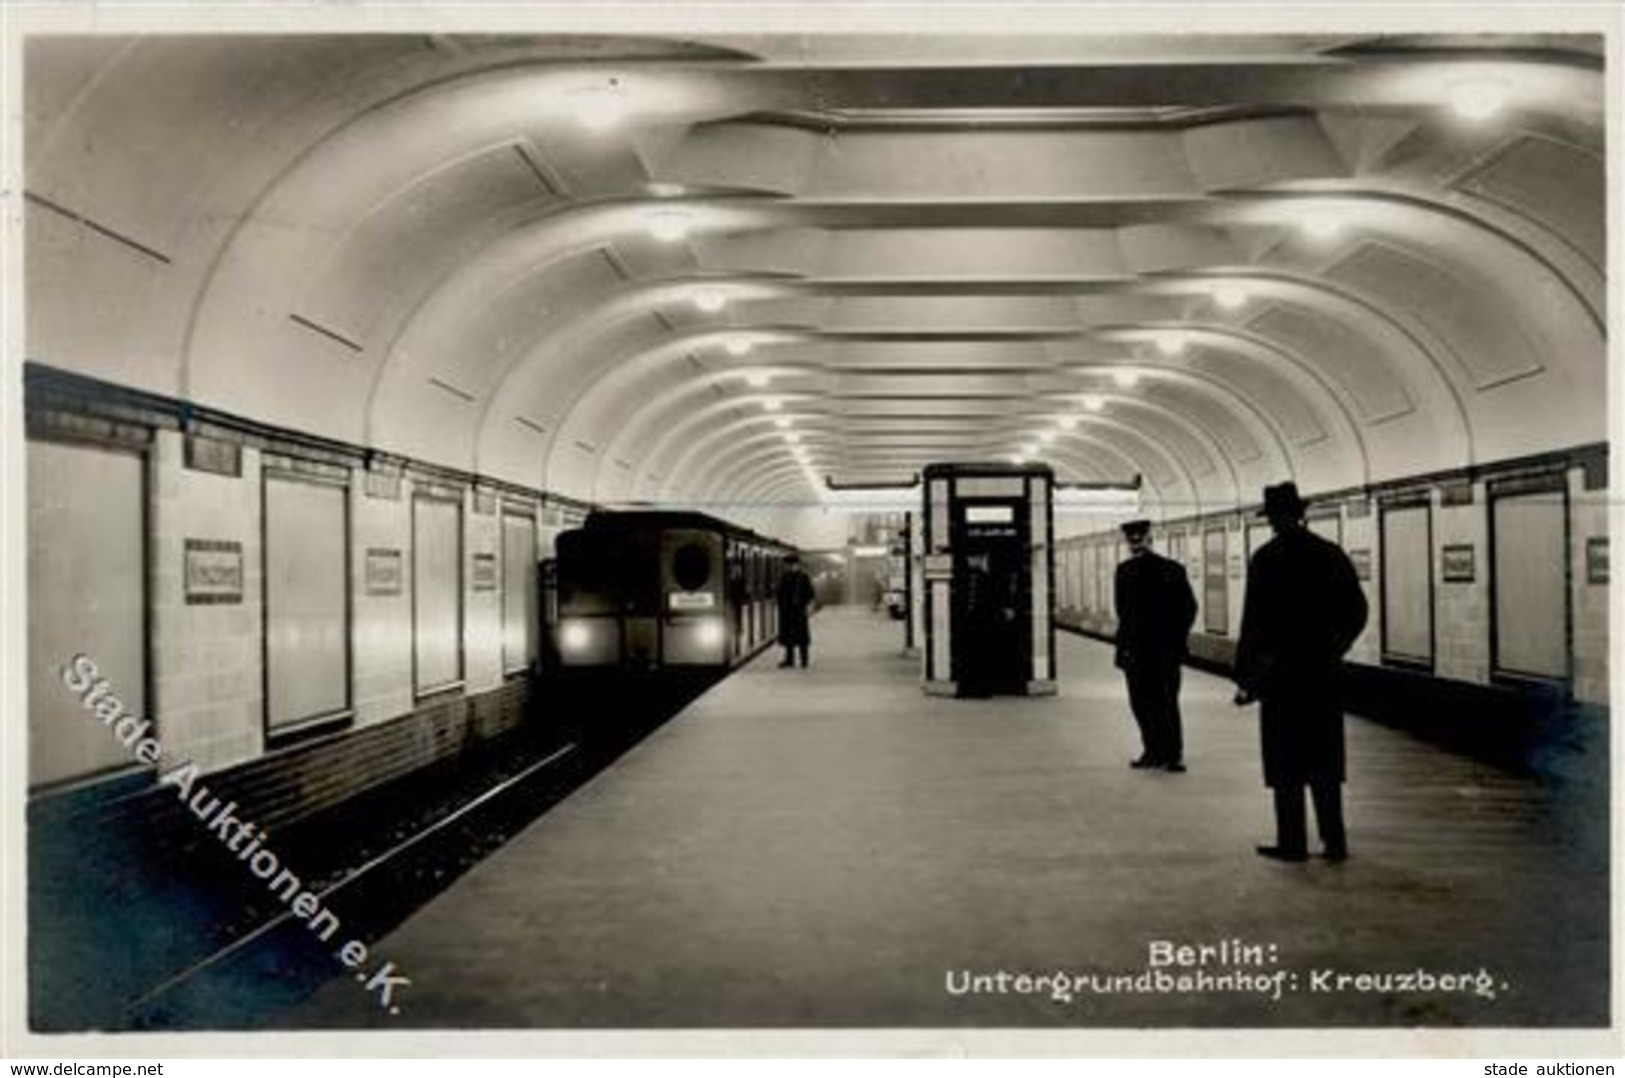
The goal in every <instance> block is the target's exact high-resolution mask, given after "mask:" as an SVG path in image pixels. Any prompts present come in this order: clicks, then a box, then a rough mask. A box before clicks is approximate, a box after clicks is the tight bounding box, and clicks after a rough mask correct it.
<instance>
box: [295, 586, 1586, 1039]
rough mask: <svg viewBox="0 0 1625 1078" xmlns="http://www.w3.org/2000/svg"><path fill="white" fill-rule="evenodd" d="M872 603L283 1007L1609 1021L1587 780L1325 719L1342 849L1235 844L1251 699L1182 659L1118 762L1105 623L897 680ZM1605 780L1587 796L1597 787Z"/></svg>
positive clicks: (1254, 816)
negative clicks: (997, 665)
mask: <svg viewBox="0 0 1625 1078" xmlns="http://www.w3.org/2000/svg"><path fill="white" fill-rule="evenodd" d="M899 636H900V631H899V629H898V627H897V626H896V625H895V624H894V623H889V622H888V621H887V620H886V619H885V618H884V617H883V615H880V614H876V613H873V612H871V611H869V610H867V609H858V608H854V607H838V608H830V609H828V610H826V611H824V612H822V613H821V614H820V615H819V616H818V617H817V618H815V619H814V623H813V638H814V647H813V652H812V664H811V666H810V668H808V669H806V670H802V669H781V668H779V667H778V666H777V665H776V663H775V659H776V656H777V653H776V652H769V653H767V654H764V655H763V656H762V657H760V658H758V659H757V660H756V661H755V662H754V663H753V664H751V665H749V666H747V667H745V668H743V669H742V670H741V671H740V672H738V673H736V674H735V675H734V676H732V677H730V678H729V679H727V680H726V681H724V682H722V683H721V684H719V685H717V686H716V687H715V688H713V689H711V690H710V691H709V692H708V693H706V694H705V695H703V696H701V697H700V698H699V699H698V700H696V701H695V702H694V703H692V704H691V705H690V706H689V707H688V708H687V709H686V710H684V711H683V712H681V713H680V714H679V715H677V716H676V717H675V718H674V719H672V720H671V721H669V722H667V723H666V724H665V725H664V726H663V727H662V728H660V729H659V730H657V731H656V732H655V733H654V734H652V735H651V736H650V737H648V738H647V739H646V740H645V741H643V742H642V743H641V744H639V745H637V746H636V747H634V748H633V749H632V750H631V751H630V752H628V753H627V754H626V755H625V756H623V757H622V758H621V759H620V760H619V761H618V762H617V763H615V764H614V765H613V766H611V767H609V768H608V769H606V770H605V771H603V772H602V773H600V774H599V775H598V776H597V777H596V778H594V779H593V780H592V781H590V782H589V783H588V784H587V785H585V786H584V787H582V788H581V789H579V790H577V791H576V792H575V793H574V794H573V795H572V796H571V797H569V798H568V799H567V800H565V801H564V802H563V803H561V804H559V805H557V806H556V807H554V808H553V809H552V810H551V811H550V812H548V813H547V814H546V815H544V816H542V817H541V818H540V819H539V820H537V821H536V822H535V823H533V824H532V825H531V826H529V827H528V829H526V830H524V831H523V832H522V833H521V834H519V835H517V836H516V837H515V838H513V839H512V840H511V841H509V842H508V843H507V844H506V845H504V846H503V847H502V848H501V849H499V850H497V851H496V852H495V853H494V854H492V855H491V856H490V857H488V858H487V859H486V860H484V861H483V862H481V863H480V864H478V865H477V866H475V867H474V868H473V869H472V870H470V871H469V872H468V873H467V874H466V875H465V876H463V877H462V878H461V879H459V880H458V881H457V882H455V883H454V884H453V885H452V886H451V887H450V888H449V889H447V890H446V891H444V892H443V893H442V894H441V895H440V896H439V897H437V898H435V899H434V900H432V901H430V902H429V903H428V904H427V905H426V906H424V907H423V908H422V909H420V910H419V911H418V912H417V913H416V914H414V915H413V916H411V917H409V918H408V919H407V920H405V921H404V923H402V924H401V925H400V926H399V927H398V928H396V929H395V930H394V931H393V932H391V933H389V934H388V935H387V936H385V937H384V938H382V939H380V940H378V941H377V942H376V944H375V945H374V947H373V952H374V954H375V955H377V956H380V957H383V958H387V959H388V960H389V961H390V962H393V963H394V964H395V967H396V968H395V971H394V973H395V975H396V976H402V977H408V978H410V984H409V985H404V984H403V985H401V986H400V987H399V989H398V994H397V995H395V997H394V998H393V1000H392V1001H391V1006H392V1007H393V1008H394V1013H391V1012H390V1011H388V1010H386V1009H384V1008H382V1007H380V1006H379V1002H380V1001H379V993H378V991H377V990H376V989H374V990H372V991H369V990H368V989H367V987H366V986H365V985H363V984H357V983H352V982H351V979H350V978H349V977H344V976H340V977H335V978H334V979H333V980H331V981H330V982H328V983H327V984H326V985H324V986H323V987H321V988H320V989H319V990H318V991H317V992H316V993H315V994H314V995H313V996H312V997H311V998H309V999H308V1000H306V1001H303V1002H300V1003H295V1004H293V1005H291V1006H289V1007H288V1008H286V1009H284V1010H282V1011H280V1012H279V1013H276V1014H275V1015H267V1016H265V1017H268V1018H270V1019H271V1021H270V1023H269V1024H270V1025H271V1026H273V1027H279V1028H289V1029H292V1028H299V1029H311V1028H366V1027H370V1028H379V1029H388V1028H396V1029H399V1028H423V1027H462V1028H480V1029H500V1028H526V1029H548V1028H553V1029H608V1028H628V1029H673V1028H719V1027H741V1028H785V1027H806V1028H840V1027H865V1028H908V1027H1042V1028H1061V1027H1081V1028H1142V1029H1172V1028H1183V1027H1219V1026H1228V1027H1267V1028H1283V1027H1315V1028H1330V1027H1373V1026H1494V1027H1509V1026H1512V1027H1515V1026H1533V1027H1552V1026H1586V1025H1595V1024H1604V1023H1606V1021H1607V1015H1608V1006H1609V1002H1608V979H1609V975H1608V965H1607V955H1608V921H1609V906H1608V901H1607V895H1608V879H1607V872H1608V865H1607V838H1608V836H1607V817H1606V813H1605V812H1603V811H1599V810H1598V809H1597V805H1598V804H1605V803H1606V796H1605V794H1602V793H1601V792H1600V791H1599V790H1598V789H1597V788H1595V786H1593V785H1590V784H1588V783H1587V782H1585V781H1583V780H1582V779H1581V778H1579V777H1575V778H1572V779H1571V780H1570V781H1568V782H1564V783H1553V782H1551V781H1540V780H1537V779H1536V778H1533V777H1523V776H1519V775H1516V774H1513V773H1511V772H1508V771H1505V770H1502V769H1500V768H1498V767H1496V766H1493V765H1491V764H1487V763H1482V762H1477V761H1475V760H1473V759H1470V758H1468V757H1465V756H1460V755H1456V754H1453V753H1450V752H1447V751H1444V750H1443V749H1441V748H1439V747H1437V746H1435V745H1431V744H1429V743H1427V742H1424V741H1422V740H1419V739H1418V738H1416V737H1415V736H1413V735H1412V734H1410V733H1407V732H1405V731H1402V730H1398V729H1392V728H1389V727H1386V726H1382V725H1378V724H1376V723H1373V722H1369V721H1365V720H1362V719H1360V718H1358V717H1355V716H1350V717H1349V718H1348V720H1347V730H1348V752H1349V776H1350V777H1349V783H1348V786H1347V791H1346V802H1347V814H1348V820H1349V829H1350V844H1351V851H1352V853H1351V857H1350V858H1349V860H1348V861H1346V862H1344V863H1340V864H1339V863H1329V862H1326V861H1323V860H1320V859H1314V860H1311V862H1309V863H1307V864H1280V863H1275V862H1271V861H1267V860H1264V859H1261V858H1259V857H1258V856H1256V855H1255V853H1254V845H1255V844H1256V843H1258V842H1261V841H1267V840H1268V837H1269V828H1270V826H1271V816H1270V808H1269V800H1268V794H1267V791H1266V790H1265V789H1264V788H1263V786H1262V783H1261V778H1260V772H1259V746H1258V732H1257V714H1256V709H1238V708H1236V707H1235V706H1233V705H1232V703H1231V692H1232V686H1231V684H1230V683H1229V682H1228V681H1226V680H1221V679H1219V678H1217V677H1213V676H1211V675H1206V674H1201V673H1198V672H1195V671H1187V674H1186V680H1185V691H1184V696H1183V703H1184V713H1185V728H1186V746H1187V750H1186V752H1187V761H1188V764H1189V771H1188V772H1186V773H1184V774H1172V773H1166V772H1149V771H1142V770H1135V769H1131V768H1130V767H1128V766H1127V764H1128V761H1129V760H1130V759H1131V758H1132V757H1133V756H1134V754H1135V751H1136V749H1137V747H1138V746H1137V738H1136V735H1135V731H1134V726H1133V723H1132V720H1131V719H1130V717H1129V714H1128V709H1127V704H1126V701H1125V699H1124V694H1123V689H1122V680H1121V676H1120V675H1119V674H1118V672H1117V671H1115V670H1113V669H1112V665H1111V652H1110V649H1109V647H1108V646H1107V645H1104V644H1101V643H1099V642H1096V641H1093V640H1089V639H1086V638H1082V637H1079V636H1076V635H1072V634H1062V635H1061V636H1060V637H1059V638H1058V646H1057V650H1058V655H1057V659H1058V660H1059V661H1058V664H1057V666H1058V673H1059V691H1058V693H1057V694H1056V695H1053V696H1031V697H999V698H993V699H985V700H947V699H941V698H936V697H932V696H928V695H925V694H922V693H921V691H920V685H919V681H918V660H917V659H910V658H907V657H905V656H904V654H903V653H902V651H901V649H900V647H899ZM1598 797H1601V798H1602V800H1601V802H1598V800H1597V798H1598Z"/></svg>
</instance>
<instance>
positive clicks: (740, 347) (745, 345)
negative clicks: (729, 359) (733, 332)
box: [723, 337, 751, 356]
mask: <svg viewBox="0 0 1625 1078" xmlns="http://www.w3.org/2000/svg"><path fill="white" fill-rule="evenodd" d="M723 347H725V348H726V349H728V354H729V355H730V356H747V355H749V354H750V349H751V343H750V339H749V338H748V337H729V338H728V343H727V344H725V345H724V346H723Z"/></svg>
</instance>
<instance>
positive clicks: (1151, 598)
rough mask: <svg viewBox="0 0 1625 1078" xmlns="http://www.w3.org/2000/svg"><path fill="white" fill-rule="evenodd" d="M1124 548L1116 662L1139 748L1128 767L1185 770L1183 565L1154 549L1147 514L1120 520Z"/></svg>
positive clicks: (1189, 599) (1186, 607) (1192, 607)
mask: <svg viewBox="0 0 1625 1078" xmlns="http://www.w3.org/2000/svg"><path fill="white" fill-rule="evenodd" d="M1123 538H1124V539H1125V540H1127V542H1128V548H1129V556H1128V558H1127V559H1126V560H1125V561H1124V562H1123V563H1122V564H1120V565H1119V566H1118V567H1117V578H1116V582H1117V586H1116V591H1115V605H1116V607H1117V659H1116V661H1117V667H1118V669H1120V670H1122V671H1123V675H1124V678H1125V679H1126V680H1127V682H1128V700H1129V707H1130V708H1131V709H1132V710H1133V712H1134V721H1135V722H1136V723H1138V724H1139V727H1140V743H1141V749H1142V751H1141V753H1140V757H1139V759H1137V760H1134V761H1133V762H1131V763H1130V764H1129V766H1130V767H1139V768H1146V767H1152V768H1161V769H1163V770H1165V771H1184V770H1185V762H1184V755H1185V744H1184V733H1183V730H1182V729H1181V723H1180V718H1179V675H1180V663H1181V662H1182V661H1183V660H1184V658H1185V641H1186V635H1187V634H1188V633H1189V632H1190V628H1191V623H1192V622H1194V621H1195V620H1196V596H1195V595H1194V594H1192V592H1191V585H1190V581H1189V580H1188V579H1187V578H1186V576H1185V567H1184V566H1183V565H1180V564H1179V563H1178V562H1176V561H1173V560H1171V559H1169V558H1164V557H1163V556H1162V555H1160V554H1157V553H1156V552H1155V551H1153V550H1152V549H1151V522H1150V521H1149V520H1131V521H1129V522H1128V523H1127V524H1124V525H1123Z"/></svg>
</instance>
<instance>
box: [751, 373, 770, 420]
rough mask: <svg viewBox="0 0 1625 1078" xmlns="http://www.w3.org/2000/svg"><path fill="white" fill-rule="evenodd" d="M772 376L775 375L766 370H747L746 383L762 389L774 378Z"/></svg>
mask: <svg viewBox="0 0 1625 1078" xmlns="http://www.w3.org/2000/svg"><path fill="white" fill-rule="evenodd" d="M772 377H773V376H772V375H770V374H768V373H767V372H766V371H746V372H745V381H746V383H747V384H749V385H751V386H753V387H754V388H756V389H761V388H762V387H763V386H765V385H767V383H768V382H769V381H771V380H772ZM769 410H770V411H771V409H769Z"/></svg>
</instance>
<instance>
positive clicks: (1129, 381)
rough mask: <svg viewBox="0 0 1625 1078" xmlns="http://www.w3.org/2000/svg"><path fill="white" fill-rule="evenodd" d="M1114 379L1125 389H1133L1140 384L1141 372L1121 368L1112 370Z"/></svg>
mask: <svg viewBox="0 0 1625 1078" xmlns="http://www.w3.org/2000/svg"><path fill="white" fill-rule="evenodd" d="M1112 381H1114V382H1116V383H1117V384H1118V386H1119V387H1121V388H1123V389H1133V388H1134V387H1135V386H1137V385H1139V384H1140V372H1139V371H1131V370H1126V369H1120V370H1115V371H1112Z"/></svg>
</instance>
